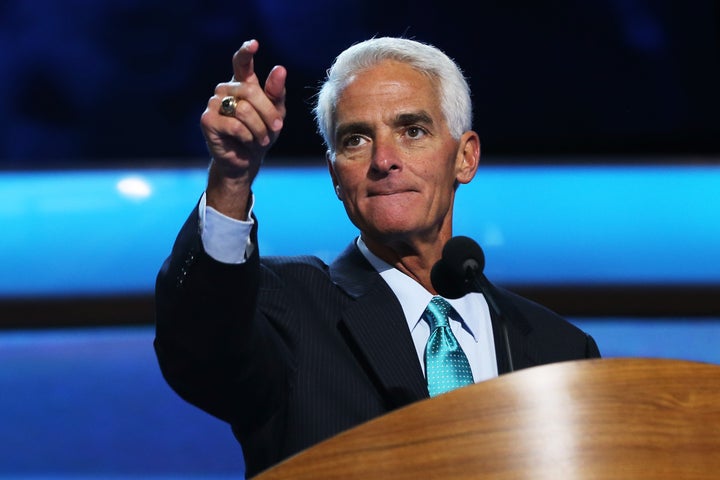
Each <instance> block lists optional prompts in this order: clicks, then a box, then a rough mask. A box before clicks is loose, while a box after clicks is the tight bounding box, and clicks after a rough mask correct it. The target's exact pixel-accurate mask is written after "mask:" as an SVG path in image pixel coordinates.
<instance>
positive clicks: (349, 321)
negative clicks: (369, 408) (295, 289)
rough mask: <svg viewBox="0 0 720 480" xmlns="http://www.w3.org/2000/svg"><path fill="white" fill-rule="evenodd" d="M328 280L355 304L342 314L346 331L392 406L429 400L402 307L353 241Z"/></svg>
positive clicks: (334, 265) (331, 268)
mask: <svg viewBox="0 0 720 480" xmlns="http://www.w3.org/2000/svg"><path fill="white" fill-rule="evenodd" d="M330 276H331V278H332V280H333V282H334V283H335V284H337V285H338V286H339V287H340V288H341V289H343V290H344V291H345V292H346V293H347V294H348V295H349V296H350V297H351V298H352V299H353V300H352V301H351V302H349V304H348V306H347V307H346V308H345V310H344V311H343V317H342V326H343V327H344V328H345V329H346V331H347V333H348V335H349V336H350V340H351V341H352V342H354V344H355V346H356V347H357V351H358V353H359V355H361V356H362V358H361V359H360V361H361V362H363V363H364V364H366V365H367V366H368V369H369V370H370V371H369V374H370V375H371V377H372V378H373V379H374V380H375V381H376V382H377V383H378V388H379V389H380V390H381V392H382V394H383V396H384V398H385V399H386V401H388V402H389V405H388V407H389V408H397V407H400V406H403V405H407V404H409V403H411V402H414V401H416V400H419V399H422V398H427V397H428V391H427V384H426V382H425V377H424V376H423V374H422V369H421V366H420V364H419V362H418V358H417V354H416V353H415V347H414V345H413V341H412V337H411V336H410V332H409V331H408V327H407V322H406V321H405V315H404V313H403V311H402V307H401V306H400V302H399V301H398V300H397V298H396V297H395V295H394V293H393V292H392V290H391V289H390V287H389V286H388V285H387V284H386V283H385V281H383V279H382V277H381V276H380V275H379V274H378V273H377V272H376V271H375V269H374V268H373V267H372V265H370V263H369V262H368V261H367V260H366V259H365V257H363V255H362V253H360V251H359V250H358V248H357V246H356V245H355V243H354V242H353V243H352V244H351V245H350V246H349V247H348V248H347V249H346V250H345V251H344V252H343V253H342V254H341V255H340V256H339V257H338V258H337V259H336V260H335V261H334V262H333V263H332V265H331V266H330Z"/></svg>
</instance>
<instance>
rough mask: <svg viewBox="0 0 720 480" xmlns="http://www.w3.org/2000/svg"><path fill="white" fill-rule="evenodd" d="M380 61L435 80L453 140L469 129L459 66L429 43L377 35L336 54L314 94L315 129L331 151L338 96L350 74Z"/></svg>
mask: <svg viewBox="0 0 720 480" xmlns="http://www.w3.org/2000/svg"><path fill="white" fill-rule="evenodd" d="M383 60H395V61H398V62H402V63H405V64H407V65H409V66H410V67H412V68H414V69H415V70H417V71H418V72H420V73H422V74H423V75H427V76H428V77H429V78H430V79H431V80H432V81H433V82H436V85H437V87H438V94H439V96H440V108H441V110H442V112H443V115H444V116H445V121H446V122H447V126H448V129H449V130H450V134H451V135H452V136H453V138H455V139H459V138H460V136H461V135H462V134H463V133H464V132H466V131H468V130H470V129H472V103H471V100H470V87H469V86H468V83H467V80H466V79H465V76H464V75H463V72H462V70H461V69H460V67H459V66H458V65H457V64H456V63H455V62H454V61H453V60H452V59H451V58H450V57H448V56H447V55H446V54H445V53H443V52H442V51H441V50H439V49H438V48H437V47H434V46H432V45H429V44H425V43H421V42H418V41H415V40H410V39H407V38H395V37H379V38H372V39H370V40H365V41H363V42H360V43H357V44H355V45H352V46H351V47H349V48H348V49H346V50H344V51H343V52H341V53H340V55H338V56H337V58H336V59H335V62H334V63H333V65H332V66H331V67H330V68H329V69H328V71H327V77H326V79H325V82H324V83H323V84H322V87H321V88H320V91H319V93H318V95H317V103H316V105H315V108H314V114H315V121H316V123H317V128H318V132H319V133H320V135H322V137H323V140H324V142H325V145H326V146H327V148H328V149H329V150H330V151H331V152H334V150H335V142H334V138H333V127H334V121H335V107H336V105H337V101H338V98H339V97H340V95H341V94H342V92H343V90H344V89H345V87H347V85H348V83H349V82H350V80H352V78H353V76H354V75H355V74H357V73H358V72H360V71H362V70H366V69H368V68H370V67H373V66H374V65H377V64H378V63H380V62H382V61H383Z"/></svg>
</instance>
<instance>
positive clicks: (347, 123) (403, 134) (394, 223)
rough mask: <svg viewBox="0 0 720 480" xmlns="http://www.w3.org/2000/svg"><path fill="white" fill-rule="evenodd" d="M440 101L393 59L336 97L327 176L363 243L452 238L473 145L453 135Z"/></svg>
mask: <svg viewBox="0 0 720 480" xmlns="http://www.w3.org/2000/svg"><path fill="white" fill-rule="evenodd" d="M438 97H439V96H438V92H437V88H436V86H435V85H434V84H433V82H431V80H430V79H429V78H428V77H427V76H425V75H422V74H421V73H419V72H417V71H416V70H414V69H412V68H411V67H409V66H407V65H405V64H402V63H399V62H395V61H384V62H382V63H380V64H378V65H377V66H375V67H373V68H371V69H369V70H366V71H363V72H362V73H360V74H358V75H356V76H355V78H354V79H353V80H352V81H351V82H350V84H349V85H348V86H347V87H346V88H345V90H344V91H343V92H342V94H341V96H340V98H339V101H338V104H337V110H336V117H335V131H334V139H335V159H334V161H333V162H331V163H330V173H331V175H332V177H333V181H334V183H335V184H336V186H338V187H339V190H338V197H339V198H340V199H341V200H342V201H343V204H344V205H345V209H346V211H347V213H348V216H349V217H350V220H351V221H352V222H353V223H354V224H355V225H356V226H357V227H358V228H359V229H360V231H361V232H362V233H363V237H364V238H366V239H370V240H374V241H378V242H380V243H383V244H387V243H389V242H393V241H396V240H399V241H414V240H421V241H423V240H427V241H436V240H437V238H438V236H440V238H441V239H444V240H447V238H449V236H450V235H451V230H452V225H451V223H452V206H453V201H454V196H455V182H456V181H457V182H459V183H467V182H469V181H470V180H471V179H472V177H473V175H474V173H475V170H476V167H477V160H478V158H477V157H478V156H479V141H477V136H476V135H475V134H474V133H472V132H470V133H471V135H470V137H471V140H470V143H471V145H470V148H469V149H468V148H466V144H467V143H468V142H467V138H468V135H469V134H468V133H466V134H464V135H463V137H462V138H461V140H460V141H458V140H455V139H453V138H452V137H451V135H450V132H449V131H448V128H447V125H446V122H445V118H444V116H443V114H442V111H441V109H440V100H439V98H438ZM473 148H474V151H471V150H473ZM473 155H474V156H475V158H474V159H471V158H469V157H468V156H473Z"/></svg>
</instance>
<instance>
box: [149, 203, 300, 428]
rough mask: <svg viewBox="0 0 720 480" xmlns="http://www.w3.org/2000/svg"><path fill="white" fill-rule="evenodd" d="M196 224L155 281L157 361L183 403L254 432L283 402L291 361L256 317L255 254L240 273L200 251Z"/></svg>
mask: <svg viewBox="0 0 720 480" xmlns="http://www.w3.org/2000/svg"><path fill="white" fill-rule="evenodd" d="M198 223H199V222H198V215H197V210H194V211H193V213H192V214H191V215H190V217H189V218H188V220H187V221H186V223H185V225H184V226H183V228H182V229H181V231H180V233H179V235H178V237H177V239H176V242H175V245H174V247H173V250H172V253H171V255H170V256H169V257H168V259H167V260H166V261H165V262H164V264H163V266H162V268H161V269H160V272H159V273H158V276H157V280H156V288H155V299H156V336H155V342H154V347H155V351H156V355H157V358H158V362H159V365H160V369H161V371H162V374H163V376H164V378H165V379H166V381H167V382H168V384H169V385H170V386H171V387H172V388H173V389H174V390H175V391H176V392H177V393H178V395H180V396H181V397H182V398H184V399H185V400H186V401H188V402H190V403H192V404H193V405H195V406H197V407H199V408H201V409H203V410H205V411H207V412H208V413H210V414H212V415H214V416H216V417H218V418H220V419H222V420H225V421H227V422H228V423H230V424H232V425H233V427H234V428H236V429H238V430H240V431H249V430H254V429H257V428H260V427H261V426H262V425H263V424H264V423H265V422H266V421H267V420H268V419H269V418H271V417H272V416H273V415H274V414H276V413H277V411H278V410H279V409H281V408H282V406H283V404H284V402H285V397H286V391H287V389H286V386H287V384H288V369H289V364H290V362H289V360H288V358H289V357H288V356H287V355H286V354H285V352H284V349H283V345H282V343H281V341H280V339H279V338H278V335H277V334H276V333H275V332H274V331H273V330H272V328H271V327H270V324H269V322H267V321H265V319H264V318H263V317H262V315H260V314H258V313H257V310H258V308H257V297H258V289H259V284H260V260H259V254H258V249H257V248H256V249H255V251H254V252H253V254H252V255H251V256H250V257H249V258H248V260H247V262H245V263H243V264H240V265H229V264H224V263H220V262H217V261H215V260H213V259H212V258H211V257H210V256H209V255H207V253H205V251H204V250H203V247H202V241H201V239H200V232H199V226H198ZM255 224H256V226H255V228H254V229H253V233H252V235H251V238H252V240H253V241H254V242H255V244H257V222H255ZM245 412H252V414H248V413H245Z"/></svg>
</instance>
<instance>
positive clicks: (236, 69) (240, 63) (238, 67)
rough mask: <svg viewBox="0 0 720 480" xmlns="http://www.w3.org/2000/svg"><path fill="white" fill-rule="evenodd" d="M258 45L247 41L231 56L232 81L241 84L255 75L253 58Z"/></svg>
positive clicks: (255, 42)
mask: <svg viewBox="0 0 720 480" xmlns="http://www.w3.org/2000/svg"><path fill="white" fill-rule="evenodd" d="M259 47H260V44H259V43H258V41H257V40H248V41H246V42H245V43H243V44H242V46H241V47H240V49H239V50H238V51H237V52H235V55H233V60H232V63H233V81H236V82H243V81H247V80H249V79H250V78H251V77H252V76H254V75H255V66H254V62H253V58H254V57H255V54H256V53H257V51H258V48H259Z"/></svg>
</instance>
